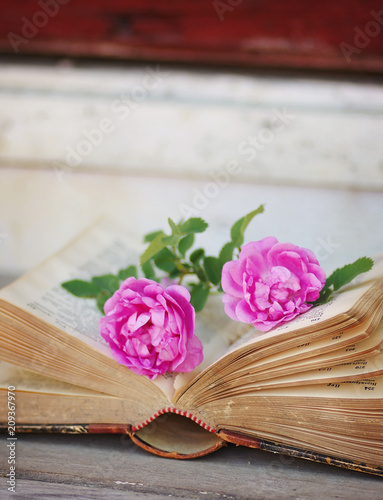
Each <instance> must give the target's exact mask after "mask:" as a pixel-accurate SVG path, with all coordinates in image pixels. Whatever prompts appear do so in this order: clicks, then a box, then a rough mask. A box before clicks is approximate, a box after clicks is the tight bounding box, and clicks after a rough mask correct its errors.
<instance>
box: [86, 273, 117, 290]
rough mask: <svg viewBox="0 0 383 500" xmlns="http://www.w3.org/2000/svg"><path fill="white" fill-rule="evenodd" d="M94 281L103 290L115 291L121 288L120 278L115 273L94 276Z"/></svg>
mask: <svg viewBox="0 0 383 500" xmlns="http://www.w3.org/2000/svg"><path fill="white" fill-rule="evenodd" d="M92 283H93V284H94V285H96V286H98V287H99V288H101V290H105V291H108V292H112V293H114V292H115V291H116V290H118V289H119V288H120V280H119V279H118V278H117V276H114V275H113V274H103V275H102V276H93V278H92Z"/></svg>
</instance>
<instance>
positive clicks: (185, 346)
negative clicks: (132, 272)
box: [100, 278, 203, 379]
mask: <svg viewBox="0 0 383 500" xmlns="http://www.w3.org/2000/svg"><path fill="white" fill-rule="evenodd" d="M104 311H105V314H106V316H104V317H102V318H101V319H100V331H101V336H102V337H103V338H104V339H105V340H106V341H107V342H108V344H109V346H110V348H111V350H112V353H113V356H114V358H115V359H116V360H117V361H118V362H119V363H120V364H122V365H126V366H128V367H129V368H130V369H131V370H132V371H133V372H135V373H137V374H139V375H147V376H148V377H149V378H150V379H154V378H156V377H157V376H158V375H160V374H162V373H165V372H190V371H192V370H193V369H194V368H195V367H196V366H197V365H199V364H200V363H201V361H202V359H203V355H202V344H201V341H200V340H199V338H198V337H196V336H195V335H194V320H195V311H194V308H193V306H192V305H191V304H190V294H189V292H188V290H187V289H186V288H184V287H183V286H179V285H171V286H169V287H168V288H166V287H164V286H163V285H161V284H159V283H157V282H155V281H152V280H149V279H145V278H142V279H136V278H128V279H127V280H125V281H124V282H123V283H122V284H121V286H120V288H119V290H117V291H116V292H115V293H114V295H113V296H112V297H111V298H110V299H109V300H107V302H106V303H105V306H104Z"/></svg>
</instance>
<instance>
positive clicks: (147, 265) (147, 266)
mask: <svg viewBox="0 0 383 500" xmlns="http://www.w3.org/2000/svg"><path fill="white" fill-rule="evenodd" d="M141 269H142V272H143V273H144V276H145V278H148V279H149V280H154V279H156V273H155V271H154V268H153V266H152V263H151V262H150V260H147V261H146V262H144V264H142V266H141Z"/></svg>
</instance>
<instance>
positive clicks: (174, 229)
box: [168, 217, 180, 235]
mask: <svg viewBox="0 0 383 500" xmlns="http://www.w3.org/2000/svg"><path fill="white" fill-rule="evenodd" d="M168 223H169V226H170V228H171V230H172V235H174V234H180V230H179V228H178V226H177V224H176V223H175V222H174V220H172V219H171V218H170V217H169V218H168Z"/></svg>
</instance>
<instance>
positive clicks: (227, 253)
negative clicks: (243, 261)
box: [219, 241, 235, 266]
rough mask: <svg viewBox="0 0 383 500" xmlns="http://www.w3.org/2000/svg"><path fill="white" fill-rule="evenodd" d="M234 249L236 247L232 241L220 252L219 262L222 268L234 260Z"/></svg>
mask: <svg viewBox="0 0 383 500" xmlns="http://www.w3.org/2000/svg"><path fill="white" fill-rule="evenodd" d="M234 249H235V245H234V243H233V242H232V241H229V242H228V243H225V245H223V247H222V248H221V251H220V252H219V261H220V263H221V265H222V266H223V265H224V264H225V263H226V262H229V260H233V252H234Z"/></svg>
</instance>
